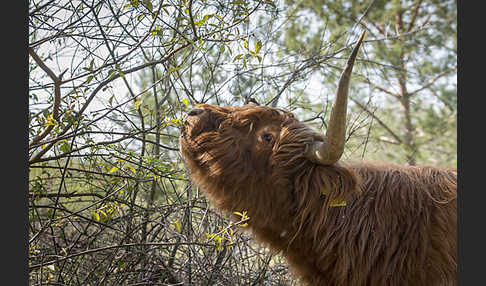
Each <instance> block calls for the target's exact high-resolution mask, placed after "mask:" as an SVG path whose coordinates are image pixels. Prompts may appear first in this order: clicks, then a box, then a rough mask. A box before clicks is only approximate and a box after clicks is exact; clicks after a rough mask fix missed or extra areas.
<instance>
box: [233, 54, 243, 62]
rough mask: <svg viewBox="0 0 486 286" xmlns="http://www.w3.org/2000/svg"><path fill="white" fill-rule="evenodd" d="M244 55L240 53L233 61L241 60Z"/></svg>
mask: <svg viewBox="0 0 486 286" xmlns="http://www.w3.org/2000/svg"><path fill="white" fill-rule="evenodd" d="M242 56H243V54H239V55H237V56H236V57H235V58H234V59H233V62H236V61H237V60H239V59H240V58H241V57H242Z"/></svg>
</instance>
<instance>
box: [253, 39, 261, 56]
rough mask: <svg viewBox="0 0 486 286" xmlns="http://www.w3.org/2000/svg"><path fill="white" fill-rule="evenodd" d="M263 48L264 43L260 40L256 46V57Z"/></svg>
mask: <svg viewBox="0 0 486 286" xmlns="http://www.w3.org/2000/svg"><path fill="white" fill-rule="evenodd" d="M261 47H262V42H261V41H260V40H259V41H257V43H256V44H255V52H254V53H255V55H256V54H258V52H259V51H260V48H261Z"/></svg>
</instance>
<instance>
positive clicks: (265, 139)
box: [262, 133, 273, 142]
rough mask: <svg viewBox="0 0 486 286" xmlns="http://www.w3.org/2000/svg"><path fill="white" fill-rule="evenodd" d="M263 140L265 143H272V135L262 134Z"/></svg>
mask: <svg viewBox="0 0 486 286" xmlns="http://www.w3.org/2000/svg"><path fill="white" fill-rule="evenodd" d="M262 139H263V141H265V142H272V139H273V136H272V134H270V133H263V134H262Z"/></svg>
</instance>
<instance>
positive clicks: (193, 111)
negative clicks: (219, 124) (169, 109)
mask: <svg viewBox="0 0 486 286" xmlns="http://www.w3.org/2000/svg"><path fill="white" fill-rule="evenodd" d="M202 112H203V110H202V109H200V108H194V109H192V110H191V111H189V112H188V113H187V115H189V116H196V115H199V114H201V113H202Z"/></svg>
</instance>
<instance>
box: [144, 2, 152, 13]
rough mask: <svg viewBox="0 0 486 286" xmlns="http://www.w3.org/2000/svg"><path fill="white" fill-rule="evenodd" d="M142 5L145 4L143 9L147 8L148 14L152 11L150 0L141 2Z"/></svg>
mask: <svg viewBox="0 0 486 286" xmlns="http://www.w3.org/2000/svg"><path fill="white" fill-rule="evenodd" d="M143 4H145V7H147V9H149V11H150V12H152V10H153V9H154V7H153V6H152V1H151V0H143Z"/></svg>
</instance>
